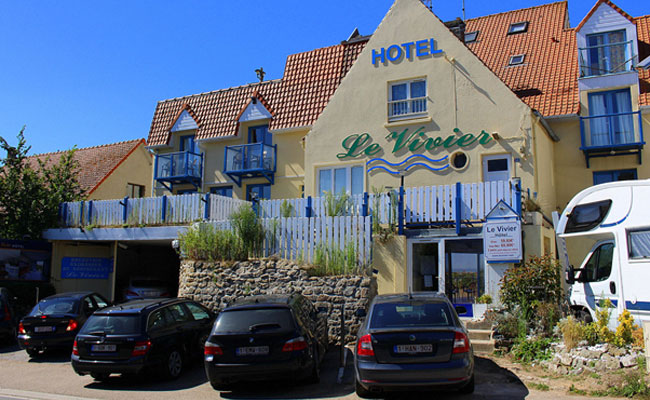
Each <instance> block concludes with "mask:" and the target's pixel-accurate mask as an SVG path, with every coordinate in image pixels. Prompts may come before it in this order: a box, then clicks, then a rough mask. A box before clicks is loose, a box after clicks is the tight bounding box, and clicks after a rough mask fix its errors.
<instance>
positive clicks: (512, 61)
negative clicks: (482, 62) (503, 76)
mask: <svg viewBox="0 0 650 400" xmlns="http://www.w3.org/2000/svg"><path fill="white" fill-rule="evenodd" d="M525 59H526V55H525V54H515V55H514V56H510V62H509V63H508V65H521V64H523V63H524V60H525ZM517 60H519V61H517Z"/></svg>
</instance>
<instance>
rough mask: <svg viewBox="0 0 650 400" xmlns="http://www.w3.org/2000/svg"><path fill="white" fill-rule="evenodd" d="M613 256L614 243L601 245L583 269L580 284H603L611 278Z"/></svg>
mask: <svg viewBox="0 0 650 400" xmlns="http://www.w3.org/2000/svg"><path fill="white" fill-rule="evenodd" d="M613 255H614V243H605V244H602V245H600V246H599V247H598V248H597V249H596V250H594V252H593V253H592V254H591V257H590V258H589V261H587V263H586V264H585V266H584V267H583V270H582V272H581V273H580V282H601V281H604V280H605V279H607V278H609V275H610V274H611V272H612V257H613Z"/></svg>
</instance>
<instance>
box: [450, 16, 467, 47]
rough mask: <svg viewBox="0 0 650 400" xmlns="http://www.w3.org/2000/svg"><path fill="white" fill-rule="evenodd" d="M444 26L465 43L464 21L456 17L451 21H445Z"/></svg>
mask: <svg viewBox="0 0 650 400" xmlns="http://www.w3.org/2000/svg"><path fill="white" fill-rule="evenodd" d="M445 26H446V27H447V28H449V30H450V31H451V32H452V33H453V34H454V35H456V37H458V39H460V41H461V42H463V43H465V21H463V20H462V19H460V17H458V18H456V19H455V20H453V21H449V22H445Z"/></svg>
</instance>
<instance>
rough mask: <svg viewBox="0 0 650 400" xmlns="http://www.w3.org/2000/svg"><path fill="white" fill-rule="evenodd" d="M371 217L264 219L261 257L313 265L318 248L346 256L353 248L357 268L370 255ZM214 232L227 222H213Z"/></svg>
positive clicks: (225, 228) (367, 263)
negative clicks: (338, 251) (350, 247)
mask: <svg viewBox="0 0 650 400" xmlns="http://www.w3.org/2000/svg"><path fill="white" fill-rule="evenodd" d="M371 220H372V218H371V217H352V216H340V217H314V218H306V217H292V218H264V219H262V224H263V225H264V228H265V230H266V232H267V234H266V238H265V240H264V256H270V255H273V254H277V255H279V256H280V257H281V258H285V259H289V260H296V261H297V260H300V261H303V262H307V263H313V262H314V259H315V258H314V257H315V253H316V252H317V249H318V248H319V246H320V247H321V248H322V249H332V248H335V249H338V250H340V251H342V252H344V253H347V251H346V250H347V249H349V246H352V247H353V248H354V254H355V255H356V257H357V260H356V262H357V264H358V265H369V264H370V260H371V252H372V223H371ZM211 224H212V225H213V226H215V227H216V228H217V229H220V230H231V229H232V225H231V224H230V221H214V222H212V223H211Z"/></svg>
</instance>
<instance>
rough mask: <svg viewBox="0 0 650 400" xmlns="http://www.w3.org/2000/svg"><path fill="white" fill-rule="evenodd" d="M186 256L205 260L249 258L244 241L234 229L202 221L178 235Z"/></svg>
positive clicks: (181, 250)
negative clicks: (218, 227)
mask: <svg viewBox="0 0 650 400" xmlns="http://www.w3.org/2000/svg"><path fill="white" fill-rule="evenodd" d="M178 239H179V244H180V252H181V255H182V256H183V257H184V258H187V259H190V260H205V261H240V260H245V259H246V258H247V256H246V252H245V251H244V245H243V242H242V241H241V239H240V238H239V237H237V236H236V235H235V234H234V233H233V232H232V231H228V230H217V229H215V228H214V226H212V225H210V224H207V223H202V224H196V225H193V226H192V227H190V228H189V229H188V230H187V231H185V232H184V233H180V234H179V235H178Z"/></svg>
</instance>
